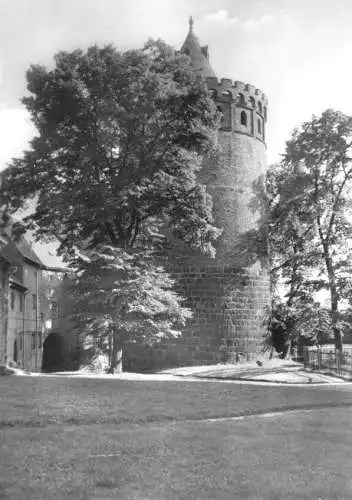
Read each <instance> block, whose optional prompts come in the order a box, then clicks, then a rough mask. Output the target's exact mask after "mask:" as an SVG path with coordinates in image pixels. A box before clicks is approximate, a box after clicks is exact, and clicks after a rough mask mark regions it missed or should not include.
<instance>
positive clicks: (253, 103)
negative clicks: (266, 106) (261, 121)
mask: <svg viewBox="0 0 352 500" xmlns="http://www.w3.org/2000/svg"><path fill="white" fill-rule="evenodd" d="M249 102H250V103H251V107H252V108H253V109H255V99H254V97H250V98H249Z"/></svg>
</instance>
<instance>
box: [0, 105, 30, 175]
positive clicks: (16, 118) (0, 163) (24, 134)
mask: <svg viewBox="0 0 352 500" xmlns="http://www.w3.org/2000/svg"><path fill="white" fill-rule="evenodd" d="M34 134H35V128H34V126H33V124H32V123H31V121H30V119H29V115H28V113H27V111H26V110H25V109H23V108H6V107H3V106H1V103H0V137H1V148H0V170H3V169H4V168H5V166H6V163H7V162H9V161H10V160H11V159H12V158H13V157H15V156H19V155H21V153H22V151H23V150H24V149H25V148H26V147H27V145H28V142H29V141H30V140H31V139H32V137H33V136H34Z"/></svg>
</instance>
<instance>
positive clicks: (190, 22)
mask: <svg viewBox="0 0 352 500" xmlns="http://www.w3.org/2000/svg"><path fill="white" fill-rule="evenodd" d="M188 22H189V32H190V33H193V25H194V21H193V17H192V16H189V21H188Z"/></svg>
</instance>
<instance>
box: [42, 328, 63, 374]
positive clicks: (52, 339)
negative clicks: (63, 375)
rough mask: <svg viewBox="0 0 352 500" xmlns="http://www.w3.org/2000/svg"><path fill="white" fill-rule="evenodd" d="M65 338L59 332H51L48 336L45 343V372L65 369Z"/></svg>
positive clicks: (43, 364) (43, 363)
mask: <svg viewBox="0 0 352 500" xmlns="http://www.w3.org/2000/svg"><path fill="white" fill-rule="evenodd" d="M63 344H64V339H63V338H62V336H61V335H60V334H59V333H51V334H50V335H48V336H47V338H46V339H45V341H44V344H43V362H42V371H43V372H47V373H48V372H59V371H61V370H63V364H64V357H63Z"/></svg>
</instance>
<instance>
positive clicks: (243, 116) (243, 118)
mask: <svg viewBox="0 0 352 500" xmlns="http://www.w3.org/2000/svg"><path fill="white" fill-rule="evenodd" d="M241 125H244V126H245V127H247V113H246V112H245V111H242V112H241Z"/></svg>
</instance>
